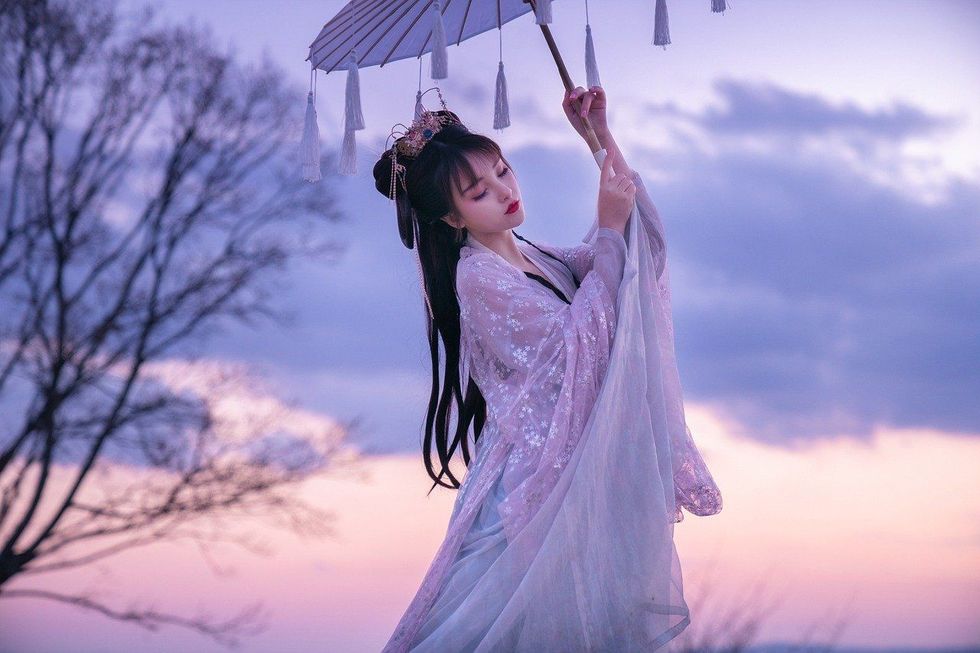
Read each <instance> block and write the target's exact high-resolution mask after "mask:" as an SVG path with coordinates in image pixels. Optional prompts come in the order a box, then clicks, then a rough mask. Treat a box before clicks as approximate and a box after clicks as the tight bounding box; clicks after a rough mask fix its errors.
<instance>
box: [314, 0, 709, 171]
mask: <svg viewBox="0 0 980 653" xmlns="http://www.w3.org/2000/svg"><path fill="white" fill-rule="evenodd" d="M569 1H570V0H567V1H566V2H565V5H567V4H569ZM709 2H710V4H711V11H712V12H724V11H725V9H726V2H725V0H709ZM551 5H552V0H351V1H350V2H348V3H347V4H345V5H344V7H343V8H342V9H341V10H340V11H339V12H337V14H336V15H334V16H333V18H331V19H330V20H329V21H327V23H326V24H325V25H324V26H323V28H322V29H321V30H320V33H319V34H317V37H316V39H314V40H313V42H312V43H311V44H310V52H309V55H308V56H307V61H309V62H310V65H311V70H310V92H309V94H308V96H307V113H306V124H305V127H304V132H303V134H304V135H303V145H302V150H303V157H304V161H303V168H304V177H305V178H306V179H307V180H309V181H316V180H318V179H320V147H319V130H318V128H317V124H316V108H315V90H316V86H315V84H316V77H315V73H316V71H317V70H321V71H324V72H325V73H326V74H329V73H331V72H334V71H337V70H347V86H346V93H345V99H344V108H345V111H344V140H343V144H342V146H341V156H340V165H339V168H338V172H340V173H341V174H347V175H352V174H356V173H357V163H356V161H357V160H356V143H355V138H354V132H355V131H357V130H361V129H364V117H363V114H362V112H361V98H360V77H359V74H358V71H359V69H360V68H365V67H369V66H379V67H383V66H384V65H385V64H388V63H391V62H394V61H399V60H401V59H408V58H409V57H415V58H416V59H418V61H419V90H418V93H417V94H416V107H415V112H416V116H418V115H419V114H420V113H421V103H420V98H421V95H422V84H421V70H422V68H421V67H422V55H424V54H426V53H429V54H430V77H431V79H445V78H447V77H448V76H449V66H448V64H449V61H448V52H447V45H448V44H449V43H455V44H456V45H457V46H458V45H459V44H460V43H461V42H462V41H464V40H466V39H468V38H471V37H473V36H476V35H478V34H482V33H483V32H486V31H488V30H490V29H493V28H496V29H497V30H498V31H499V32H501V37H500V46H499V52H500V54H499V58H498V65H497V77H496V83H495V86H496V94H495V97H494V121H493V127H494V129H503V128H505V127H507V126H509V125H510V110H509V106H508V100H507V80H506V75H505V73H504V61H503V36H502V28H503V25H504V24H505V23H508V22H510V21H512V20H514V19H516V18H519V17H520V16H523V15H524V14H527V13H530V12H533V13H534V22H535V24H537V25H539V26H540V28H541V33H542V35H543V36H544V39H545V41H546V43H547V45H548V49H549V50H550V51H551V54H552V57H553V58H554V60H555V64H556V66H557V67H558V74H559V76H560V77H561V80H562V83H563V84H564V85H565V91H566V92H568V91H571V90H572V89H574V88H575V84H574V83H573V82H572V78H571V76H570V75H569V73H568V69H567V67H566V66H565V63H564V61H563V59H562V56H561V53H560V52H559V51H558V46H557V44H556V43H555V39H554V38H553V36H552V34H551V30H550V28H549V25H550V24H551V22H552V7H551ZM653 32H654V33H653V39H652V41H651V43H653V44H654V45H660V46H663V47H664V48H665V49H666V46H667V45H668V44H669V43H670V31H669V26H668V17H667V0H656V6H655V10H654V30H653ZM585 68H586V77H587V85H588V86H595V85H599V83H600V82H599V69H598V66H597V64H596V55H595V45H594V41H593V38H592V26H591V24H590V23H589V13H588V0H585ZM580 102H581V100H579V103H580ZM583 122H584V123H585V125H586V128H587V135H586V140H587V142H588V144H589V148H590V149H591V150H592V153H593V155H594V156H595V157H596V161H597V162H598V163H599V164H600V165H601V155H600V154H599V152H600V150H601V149H602V148H601V146H600V145H599V140H598V139H597V138H596V135H595V132H594V131H593V129H592V126H591V124H589V121H588V118H587V117H585V118H584V120H583Z"/></svg>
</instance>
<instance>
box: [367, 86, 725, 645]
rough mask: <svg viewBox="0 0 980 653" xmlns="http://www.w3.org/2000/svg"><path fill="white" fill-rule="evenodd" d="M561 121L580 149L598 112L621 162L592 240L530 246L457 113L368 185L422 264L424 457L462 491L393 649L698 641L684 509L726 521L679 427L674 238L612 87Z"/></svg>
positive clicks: (581, 94)
mask: <svg viewBox="0 0 980 653" xmlns="http://www.w3.org/2000/svg"><path fill="white" fill-rule="evenodd" d="M440 99H441V97H440ZM562 104H563V107H564V110H565V113H566V116H567V117H568V119H569V121H570V123H571V124H572V126H573V127H574V128H575V129H576V131H577V132H578V133H579V134H580V135H582V136H583V137H584V135H585V128H584V125H583V123H582V119H581V116H583V115H588V116H589V119H590V121H591V123H592V125H593V127H594V128H595V130H596V135H597V136H598V137H599V140H600V144H601V145H602V146H603V148H604V151H605V153H606V156H605V159H604V160H603V161H602V167H601V171H600V177H599V183H598V199H597V204H596V220H597V222H596V228H595V229H594V230H593V233H592V234H591V235H590V237H588V238H587V239H586V241H585V242H584V244H580V245H577V246H574V247H554V246H548V245H543V244H534V243H531V242H529V241H527V240H526V239H523V238H521V237H520V236H517V234H516V233H515V232H514V231H513V229H514V227H516V226H518V225H520V224H522V223H523V221H524V218H525V215H524V207H523V205H522V202H521V193H520V186H519V185H518V182H517V177H516V174H515V172H514V170H513V169H512V167H511V166H510V164H509V162H508V161H507V160H506V158H505V157H504V156H503V153H502V152H501V151H500V148H499V146H497V144H496V143H494V142H493V141H492V140H490V139H489V138H486V137H485V136H482V135H479V134H473V133H471V132H469V130H467V129H466V128H465V126H463V125H462V124H461V123H460V122H459V119H458V117H457V116H456V115H455V114H454V113H452V112H451V111H449V110H448V109H445V103H443V107H444V109H443V111H438V112H434V113H429V112H425V113H424V114H423V115H422V117H421V118H419V119H417V120H416V122H415V123H413V126H412V128H411V129H409V131H408V133H406V134H405V135H404V136H403V137H402V138H400V139H398V141H396V144H395V147H393V148H392V149H391V150H389V151H387V152H385V154H384V156H383V157H382V159H381V160H380V161H379V162H378V164H377V165H376V166H375V169H374V175H375V180H376V185H377V188H378V190H379V191H380V192H382V193H385V194H387V195H388V196H389V197H392V198H393V199H395V200H396V202H397V209H398V218H399V229H400V233H401V235H402V238H403V241H404V242H405V244H406V246H408V247H412V246H413V244H414V245H415V246H416V251H417V253H418V258H419V264H420V270H421V276H422V279H423V284H424V285H423V290H424V295H425V298H426V303H427V310H428V312H429V322H428V323H427V324H428V327H429V328H428V335H429V346H430V352H431V356H432V372H433V389H432V395H431V398H430V402H429V409H428V415H427V419H426V425H425V437H424V441H423V454H424V455H423V460H424V462H425V465H426V468H427V470H428V472H429V475H430V476H431V477H432V478H433V479H434V481H435V483H436V484H440V485H444V486H446V487H450V488H459V490H460V491H459V494H458V496H457V500H456V503H455V506H454V508H453V513H452V515H451V517H450V522H449V528H448V530H447V533H446V538H445V540H444V541H443V544H442V546H441V547H440V549H439V551H438V552H437V554H436V556H435V559H434V560H433V562H432V564H431V565H430V568H429V570H428V572H427V574H426V576H425V579H424V580H423V582H422V585H421V587H420V588H419V590H418V592H417V593H416V596H415V598H414V599H413V601H412V603H411V604H410V605H409V607H408V609H407V610H406V612H405V614H404V616H403V617H402V619H401V621H400V622H399V624H398V626H397V627H396V629H395V632H394V633H393V634H392V636H391V638H390V640H389V641H388V644H387V645H386V647H385V649H384V650H385V652H393V651H413V652H421V651H551V650H554V651H640V650H643V651H649V650H653V649H655V648H659V647H660V646H662V645H664V644H666V643H667V642H668V641H670V640H671V639H673V638H674V637H676V636H677V635H678V634H679V633H680V632H681V631H682V630H683V629H684V628H685V627H686V626H687V625H688V624H689V623H690V620H689V615H688V609H687V605H686V604H685V602H684V598H683V592H682V588H681V574H680V566H679V562H678V560H677V555H676V550H675V549H674V546H673V523H674V522H677V521H680V520H681V519H682V515H681V513H680V506H684V507H686V508H687V509H688V511H689V512H692V513H693V514H697V515H709V514H715V513H717V512H718V511H720V509H721V495H720V493H719V492H718V489H717V486H715V484H714V481H713V480H712V478H711V476H710V474H709V473H708V470H707V468H706V467H705V465H704V462H703V460H702V459H701V457H700V455H699V453H698V452H697V449H696V447H695V446H694V444H693V441H692V440H691V436H690V432H689V431H688V429H687V426H686V423H685V422H684V417H683V405H682V400H681V396H680V384H679V380H678V378H677V374H676V366H675V363H674V354H673V335H672V328H671V319H670V310H669V287H668V286H669V281H668V278H669V272H668V266H667V258H666V239H665V235H664V232H663V225H662V223H661V222H660V219H659V216H658V215H657V213H656V209H655V207H654V206H653V203H652V201H651V200H650V198H649V196H648V195H647V194H646V191H645V189H644V187H643V183H642V180H641V179H640V177H639V175H638V174H636V173H635V172H633V171H632V170H630V168H629V166H628V165H627V164H626V162H625V160H624V159H623V156H622V153H621V152H620V150H619V148H618V147H617V145H616V142H615V139H614V138H613V136H612V134H611V132H610V131H609V128H608V124H607V122H606V96H605V93H604V91H603V89H602V88H601V87H598V86H596V87H593V88H591V89H589V90H588V91H586V90H585V89H583V88H582V87H578V88H576V89H574V90H573V91H572V92H570V93H569V94H566V96H565V98H564V100H563V103H562ZM558 179H559V182H558V183H561V182H560V177H558ZM556 190H559V189H558V188H556ZM518 239H519V240H520V241H521V242H518ZM440 339H441V341H442V343H443V349H444V351H445V357H446V362H445V374H444V376H445V378H444V380H443V382H442V384H441V385H442V389H441V391H440V382H439V341H440ZM457 372H458V376H457ZM454 406H455V413H456V416H457V420H456V427H455V429H454V431H453V434H452V435H453V437H452V439H450V425H449V417H450V414H451V413H452V412H453V407H454ZM471 424H472V425H473V432H474V435H473V440H474V443H475V455H474V456H473V457H472V461H471V457H470V454H469V444H468V440H467V434H468V430H469V427H470V425H471ZM433 442H434V443H435V448H436V452H437V455H438V458H439V463H440V470H439V472H438V473H436V471H435V470H434V469H433V467H432V463H431V451H432V444H433ZM457 447H459V448H460V449H461V451H462V455H463V459H464V462H465V463H466V465H467V472H466V475H465V479H464V480H463V482H462V483H460V482H459V480H458V479H456V477H455V476H454V474H453V473H452V472H451V470H450V469H449V462H450V460H451V458H452V456H453V454H454V452H455V449H456V448H457ZM443 477H446V478H448V483H447V482H445V481H443V480H442V479H443Z"/></svg>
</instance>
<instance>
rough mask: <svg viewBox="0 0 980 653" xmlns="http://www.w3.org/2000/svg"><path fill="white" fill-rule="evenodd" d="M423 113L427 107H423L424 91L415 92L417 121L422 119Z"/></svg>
mask: <svg viewBox="0 0 980 653" xmlns="http://www.w3.org/2000/svg"><path fill="white" fill-rule="evenodd" d="M423 111H425V107H423V106H422V91H415V119H416V120H418V119H419V118H421V117H422V112H423Z"/></svg>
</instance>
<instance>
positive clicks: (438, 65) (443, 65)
mask: <svg viewBox="0 0 980 653" xmlns="http://www.w3.org/2000/svg"><path fill="white" fill-rule="evenodd" d="M431 64H432V66H431V69H430V75H429V76H430V77H431V78H432V79H446V78H447V77H449V55H448V53H447V52H446V26H445V25H444V24H443V22H442V3H441V2H438V0H437V1H436V2H434V3H433V4H432V59H431Z"/></svg>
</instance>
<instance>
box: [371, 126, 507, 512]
mask: <svg viewBox="0 0 980 653" xmlns="http://www.w3.org/2000/svg"><path fill="white" fill-rule="evenodd" d="M435 113H436V114H437V115H443V116H446V115H448V116H450V117H451V118H452V119H453V120H456V121H459V118H458V116H456V114H455V113H453V112H452V111H449V110H441V111H436V112H435ZM468 153H475V154H481V155H484V156H486V157H488V158H489V159H490V160H491V161H496V160H497V159H498V157H499V158H500V159H502V160H503V162H504V164H505V165H507V166H508V167H511V166H510V163H509V162H508V161H507V159H506V158H505V157H504V155H503V152H501V150H500V146H499V145H497V143H496V142H494V141H493V140H492V139H491V138H488V137H487V136H483V135H482V134H477V133H474V132H470V131H469V130H468V129H467V128H466V127H465V126H463V125H462V124H461V122H460V124H448V125H443V126H442V129H441V130H440V131H438V132H436V134H435V135H433V136H432V138H431V139H430V140H429V141H428V142H427V143H426V144H425V147H423V148H422V150H421V151H420V152H419V153H418V155H417V156H416V157H415V158H414V159H407V158H406V157H404V156H402V155H401V154H398V157H397V162H398V163H400V164H402V165H405V166H406V169H405V186H407V192H406V190H405V188H403V187H402V186H401V183H400V181H397V180H396V196H395V204H396V207H397V208H396V210H397V214H398V230H399V235H400V236H401V239H402V242H403V243H404V244H405V246H406V247H408V248H410V249H411V248H412V247H413V246H415V247H416V248H417V250H418V256H419V261H420V263H421V267H422V278H423V283H424V284H425V292H426V294H427V295H428V297H429V303H430V305H431V308H432V315H431V317H430V316H429V312H428V309H426V313H425V315H426V331H427V335H428V341H429V353H430V355H431V358H432V392H431V394H430V395H429V407H428V411H427V413H426V418H425V427H424V435H423V440H422V460H423V463H424V464H425V469H426V471H427V472H428V474H429V477H430V478H432V479H433V480H434V481H435V482H434V483H433V485H432V488H430V489H429V491H430V492H431V491H432V489H434V488H435V486H436V485H442V486H443V487H447V488H450V489H457V488H459V487H460V485H461V483H460V481H459V480H458V479H457V478H456V477H455V476H454V475H453V473H452V471H451V470H450V469H449V461H450V460H451V459H452V457H453V454H454V453H455V451H456V449H457V447H458V448H460V450H461V451H462V455H463V462H464V463H465V464H466V466H467V467H468V466H469V463H470V449H469V442H468V439H467V433H468V430H469V427H470V424H472V425H473V442H474V444H475V443H476V441H477V440H478V439H479V437H480V434H481V433H482V432H483V426H484V424H485V423H486V418H487V404H486V401H485V400H484V398H483V394H482V393H481V392H480V389H479V388H478V387H477V385H476V383H475V382H474V381H473V378H472V377H470V378H469V379H467V380H466V392H465V395H464V393H463V389H462V388H461V387H460V379H459V362H460V324H459V302H458V301H457V298H456V264H457V263H458V262H459V252H460V249H461V247H462V245H463V242H464V241H465V239H466V228H465V227H462V228H459V229H457V228H455V227H453V226H451V225H449V224H447V223H446V222H445V221H444V220H442V219H441V218H442V217H443V216H446V215H447V214H449V213H450V212H451V211H453V210H454V209H455V205H454V203H453V192H452V186H451V184H455V185H456V189H457V191H459V192H460V193H461V192H462V189H463V187H464V186H463V185H462V177H463V175H466V176H467V178H468V180H469V182H470V183H472V182H475V181H476V179H477V175H476V173H475V172H474V170H473V167H472V166H471V165H470V162H469V160H468V159H467V156H466V155H467V154H468ZM391 155H392V152H391V150H386V151H385V152H384V153H383V154H382V156H381V158H380V160H379V161H378V162H377V163H376V164H375V166H374V179H375V186H376V187H377V189H378V192H380V193H382V194H383V195H384V196H385V197H389V196H390V192H391V183H392V179H391V168H392V161H391ZM423 308H425V307H424V306H423ZM440 338H441V339H442V345H443V349H444V350H445V355H446V361H445V366H444V371H443V378H444V380H443V381H442V382H441V383H440V380H439V372H440V370H439V368H440V365H439V339H440ZM454 405H455V406H456V428H455V433H454V435H453V437H452V439H451V440H450V438H449V431H450V426H449V420H450V414H451V413H452V412H453V406H454ZM433 443H434V444H435V449H436V453H437V455H438V458H439V465H440V467H441V469H440V470H439V472H438V473H436V471H435V469H434V468H433V465H432V460H431V458H432V447H433ZM443 476H446V477H448V483H447V482H446V481H443V480H442V477H443Z"/></svg>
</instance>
